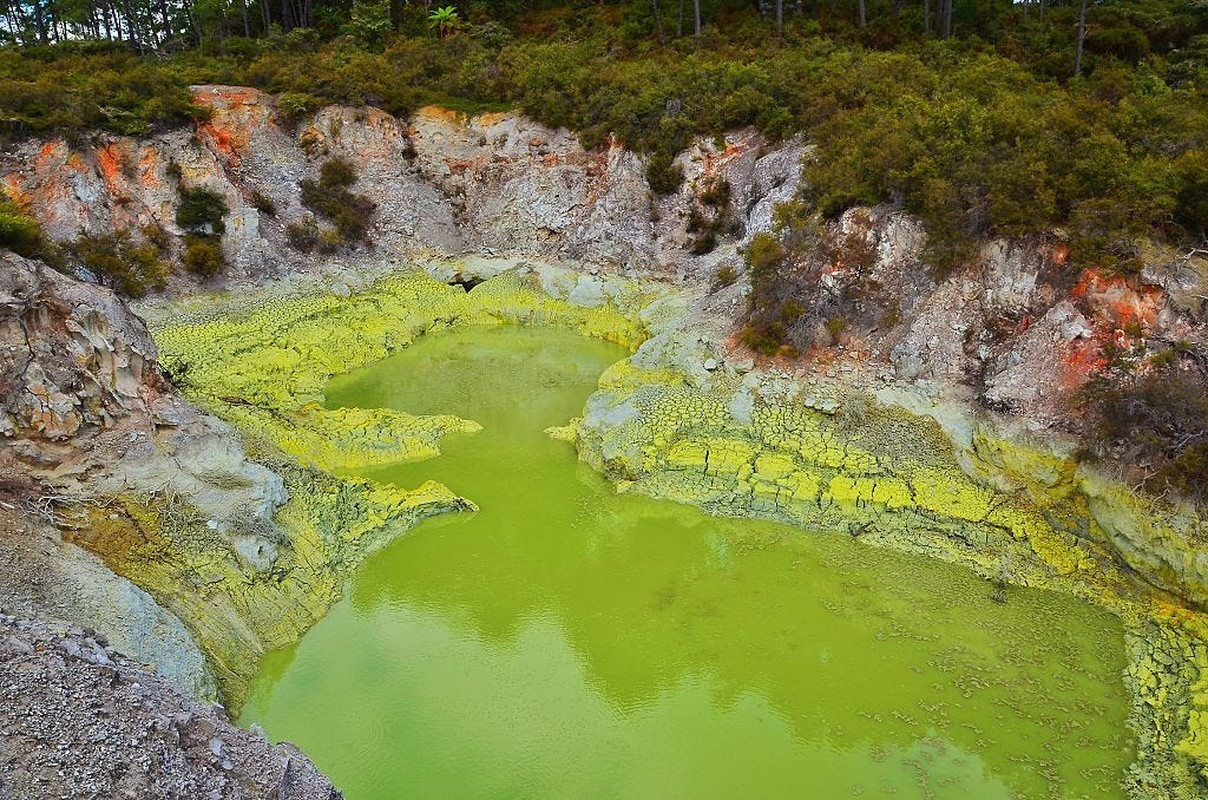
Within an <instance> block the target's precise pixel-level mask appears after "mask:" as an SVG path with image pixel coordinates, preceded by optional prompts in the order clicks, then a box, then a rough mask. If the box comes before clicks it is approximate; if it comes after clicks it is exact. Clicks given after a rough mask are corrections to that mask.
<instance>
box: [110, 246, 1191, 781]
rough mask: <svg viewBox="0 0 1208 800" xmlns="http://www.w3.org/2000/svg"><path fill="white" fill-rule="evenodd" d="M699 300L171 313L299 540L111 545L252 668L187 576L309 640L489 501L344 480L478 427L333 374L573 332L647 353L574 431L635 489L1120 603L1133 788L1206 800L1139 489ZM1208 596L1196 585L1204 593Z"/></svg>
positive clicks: (213, 642) (171, 355)
mask: <svg viewBox="0 0 1208 800" xmlns="http://www.w3.org/2000/svg"><path fill="white" fill-rule="evenodd" d="M434 272H435V270H434ZM691 300H692V298H690V297H687V296H685V295H683V294H680V293H678V292H676V291H673V290H671V289H669V288H667V287H666V286H663V285H659V284H654V283H648V282H647V283H643V282H640V281H633V280H629V279H624V278H616V277H596V276H591V275H585V274H581V273H575V272H571V271H568V270H563V269H558V268H554V267H548V266H537V265H528V264H521V265H519V266H516V267H514V268H512V269H510V270H508V271H505V272H503V273H502V274H499V275H497V276H495V277H492V278H490V279H488V280H486V281H485V282H483V283H481V284H478V285H477V286H476V287H475V288H474V289H473V291H472V292H470V293H468V294H467V293H466V292H465V290H464V289H463V288H462V287H461V286H457V285H454V286H450V285H448V284H446V283H444V282H442V281H439V280H437V279H435V278H432V277H430V276H429V275H427V274H425V273H424V272H422V271H419V270H415V271H411V272H404V273H401V274H394V275H389V276H387V277H385V278H382V279H381V280H379V281H377V282H375V283H373V284H372V285H370V286H368V287H367V288H365V289H363V290H362V291H357V292H355V293H353V294H351V295H349V296H347V297H339V296H336V295H330V294H322V293H317V292H316V291H314V290H311V291H310V292H307V293H304V294H301V295H293V296H289V295H284V296H276V297H272V298H271V299H266V300H262V301H258V300H257V299H255V298H250V299H249V298H242V299H239V300H237V301H234V302H233V303H231V304H227V305H223V304H221V303H210V304H203V305H200V306H198V307H196V308H194V310H191V311H189V312H187V313H185V314H182V315H179V316H175V317H172V316H167V317H164V318H163V319H162V320H161V321H160V322H158V323H157V324H156V325H154V326H153V330H154V333H155V338H156V340H157V343H158V345H159V347H160V350H161V358H162V360H163V361H164V362H165V363H166V364H167V365H169V367H170V368H171V370H172V371H173V373H174V374H177V375H178V376H179V383H180V385H181V387H182V389H183V391H184V393H185V394H186V396H187V397H188V398H189V399H190V400H192V401H193V402H195V403H197V404H198V405H199V406H201V407H202V408H204V409H206V410H208V411H211V412H212V413H215V414H217V415H218V416H220V417H222V418H223V419H225V420H226V421H228V422H230V423H231V424H233V425H235V426H236V427H237V428H238V429H239V430H240V431H241V432H242V434H243V436H244V437H245V440H246V441H247V442H248V446H249V448H250V451H251V452H252V453H253V454H254V455H255V456H256V457H257V458H258V459H259V460H261V461H263V462H264V463H268V464H270V465H272V466H273V468H274V469H275V470H277V471H278V472H280V473H281V474H283V475H284V476H285V485H286V488H287V489H288V491H289V494H290V500H289V501H288V502H287V503H286V504H285V505H284V506H283V507H282V508H281V509H280V512H279V513H278V515H277V521H278V522H279V524H280V526H281V531H282V538H280V539H279V540H277V541H272V542H266V543H265V544H264V546H265V548H271V549H267V550H265V551H263V552H265V553H268V552H271V553H272V555H273V557H272V558H271V559H266V563H265V564H264V565H263V569H262V570H261V571H256V570H252V571H250V575H249V570H247V569H246V568H245V569H243V570H242V571H241V570H239V569H230V570H229V571H228V572H227V573H226V574H225V575H223V574H221V573H219V572H214V571H213V565H214V563H215V559H214V558H212V557H211V558H209V559H207V558H201V559H198V558H197V557H196V556H195V554H196V553H198V552H205V551H204V550H203V551H199V550H198V548H197V547H196V544H195V543H192V542H186V540H184V539H178V538H174V534H173V533H172V532H169V531H165V530H164V526H162V525H161V524H159V522H158V518H157V517H155V516H154V514H153V513H148V512H144V513H143V516H142V517H139V515H138V514H134V513H132V514H131V517H132V518H134V519H142V520H144V521H143V522H142V523H141V524H143V525H145V526H146V530H147V531H151V532H153V534H152V535H153V537H154V538H155V539H156V540H157V541H158V542H159V543H160V548H161V549H160V555H158V556H157V557H156V558H155V559H150V560H144V561H141V562H140V560H139V559H127V560H126V561H124V562H123V561H120V560H118V559H117V558H116V557H115V556H113V555H106V556H105V557H106V560H107V562H108V563H111V564H112V565H113V566H114V567H115V569H117V571H118V572H120V573H121V574H123V575H126V576H127V577H129V578H130V579H131V580H133V581H135V582H136V583H138V584H139V585H140V586H143V587H144V588H146V589H147V590H148V591H149V592H150V593H151V594H152V595H153V596H155V597H156V598H157V599H158V600H160V602H161V603H163V604H164V605H165V607H167V608H169V609H171V610H173V611H174V612H176V613H177V614H178V615H179V616H180V618H181V619H184V620H190V622H189V623H188V624H189V626H190V628H191V630H193V632H194V634H195V635H196V636H197V638H198V640H199V641H200V642H202V643H203V649H205V651H206V652H207V655H209V656H210V657H211V659H213V660H214V661H215V662H216V663H218V664H223V663H228V664H231V665H235V664H237V663H240V662H238V658H239V657H240V656H242V657H244V658H247V659H248V660H249V662H250V663H252V664H254V662H255V652H254V650H250V649H248V648H246V647H244V648H243V650H242V652H241V651H240V648H241V644H240V640H239V638H238V636H237V635H234V636H232V633H231V632H233V631H234V630H235V629H236V628H237V627H238V626H230V625H229V624H226V630H224V629H223V624H218V625H215V624H214V621H213V620H214V619H215V618H216V616H215V615H213V614H210V616H209V617H207V613H208V612H207V609H206V608H205V607H204V606H200V607H199V606H194V607H188V602H189V601H187V600H186V599H185V598H184V597H183V596H178V595H180V594H181V593H180V592H179V590H178V588H177V587H180V586H187V585H196V584H197V583H198V582H200V581H203V580H205V581H208V583H207V585H208V586H209V591H210V593H211V597H214V596H224V597H230V598H241V599H240V600H238V601H237V604H238V605H239V607H240V608H244V609H248V610H249V612H250V609H252V608H254V607H255V605H256V602H257V598H258V597H260V596H262V594H263V593H268V592H273V593H277V596H278V597H287V598H289V600H288V603H287V604H295V605H297V606H298V607H300V608H304V609H305V614H303V615H300V616H295V617H294V618H284V619H277V620H275V621H274V624H273V625H268V624H267V621H265V622H261V621H259V620H258V619H257V618H256V616H255V615H254V614H251V613H248V612H245V613H246V616H243V617H240V619H241V620H242V621H243V624H244V625H247V626H249V627H251V628H253V629H254V630H256V631H257V633H258V635H259V637H260V640H261V641H274V642H285V641H291V640H293V639H294V638H297V637H298V636H299V635H300V634H301V632H302V631H303V630H305V628H306V627H307V626H308V625H309V623H310V622H312V621H313V620H315V619H317V618H319V617H320V616H321V615H322V613H323V609H325V608H326V607H327V606H328V605H330V603H331V602H332V601H333V599H334V598H335V596H336V593H337V592H338V586H339V581H340V580H341V579H342V578H343V577H346V576H347V575H348V573H349V571H350V570H351V569H352V568H353V567H354V566H355V565H356V564H357V563H358V562H359V561H360V559H361V558H363V557H364V556H365V555H366V554H367V553H368V552H371V551H372V550H373V549H375V548H376V547H379V546H381V545H382V544H383V543H385V542H386V541H389V540H390V539H391V538H392V537H394V536H397V535H399V534H400V533H401V532H402V531H404V530H406V529H407V528H408V527H410V526H411V525H413V524H414V523H415V522H416V521H418V520H419V519H420V518H422V517H423V516H425V515H427V514H431V513H441V512H445V511H452V510H457V509H467V508H472V502H471V501H472V498H469V499H466V498H458V497H456V496H454V495H453V494H452V493H451V492H449V491H448V490H447V489H445V488H444V487H442V486H439V485H437V484H432V483H429V484H425V485H423V486H420V487H418V488H416V489H413V490H401V489H396V488H394V487H386V486H379V485H373V484H370V483H367V482H365V481H363V480H359V479H358V480H353V479H348V478H342V477H340V476H339V473H340V470H342V469H348V468H352V467H356V466H366V465H373V464H378V463H387V462H390V461H397V460H400V459H419V458H424V457H428V456H431V455H433V454H435V453H436V452H437V448H438V446H439V439H440V437H441V436H442V435H444V434H445V433H449V432H453V431H469V430H473V428H474V423H472V422H471V421H468V420H460V419H458V418H455V417H412V416H409V415H406V414H402V413H399V412H394V411H366V410H355V411H353V410H328V409H324V408H323V407H322V405H321V402H322V399H323V395H322V391H323V385H324V383H325V381H326V380H327V379H328V378H329V377H330V376H331V375H335V374H339V373H342V372H346V371H348V370H351V369H355V368H356V367H359V366H362V365H365V364H367V363H370V362H372V361H374V360H376V359H379V358H382V357H384V356H385V355H387V354H388V353H390V352H392V351H394V350H397V349H399V348H402V347H406V346H407V345H408V344H409V343H410V342H411V341H413V340H414V338H415V337H417V336H420V335H423V334H424V333H425V332H428V331H431V330H436V329H441V328H446V327H453V326H461V325H483V324H488V325H491V324H509V323H510V324H535V325H556V326H562V327H569V328H572V329H575V330H578V331H579V332H581V333H583V334H585V335H589V336H596V337H600V338H604V339H608V340H610V341H614V342H618V343H621V344H623V345H625V346H627V347H629V348H630V349H632V350H634V355H633V356H632V357H631V358H630V359H628V360H626V361H622V362H619V363H618V364H616V365H614V366H613V367H612V368H611V369H610V370H608V371H607V372H606V373H605V374H604V375H603V376H602V377H601V379H600V388H599V391H597V392H596V394H595V395H593V396H592V397H591V398H590V400H589V401H588V403H587V406H586V409H585V412H584V416H583V418H582V419H580V420H575V421H572V423H571V424H570V425H568V426H567V427H565V428H561V429H557V430H555V431H552V433H554V434H556V435H559V436H562V437H565V438H574V439H576V440H577V444H578V448H579V452H580V457H581V458H582V459H583V460H584V461H586V462H588V463H589V464H591V465H592V466H594V467H595V468H597V469H599V470H601V471H603V472H604V473H605V474H606V475H607V476H608V477H610V478H612V479H613V480H615V481H616V482H617V485H618V488H619V489H620V490H622V491H637V492H642V493H645V494H648V495H651V496H656V497H663V498H668V499H672V500H676V501H679V502H685V503H691V504H694V505H698V506H700V507H702V508H704V509H705V510H708V511H710V512H711V513H715V514H720V515H728V516H759V517H767V518H773V519H778V520H783V521H788V522H792V523H796V524H799V525H801V526H803V527H808V528H810V529H813V530H824V531H831V532H833V533H834V534H836V535H848V536H853V537H856V538H859V539H860V540H861V541H865V542H868V543H869V544H870V545H876V546H884V547H890V548H893V549H898V550H902V551H908V552H917V553H924V554H927V555H930V556H933V557H936V558H940V559H943V560H945V561H949V562H952V563H957V564H962V565H965V566H968V567H969V568H971V569H973V570H974V571H976V572H977V573H978V574H981V575H982V576H984V577H985V578H986V579H987V581H988V583H987V592H992V591H994V588H995V586H1002V585H1026V586H1031V587H1040V588H1048V589H1053V590H1057V591H1062V592H1067V593H1070V594H1073V595H1075V596H1078V597H1080V598H1082V599H1084V600H1086V601H1087V602H1092V603H1095V604H1098V605H1101V606H1103V607H1105V608H1108V609H1110V610H1111V611H1112V612H1114V613H1116V614H1118V615H1119V616H1120V618H1121V619H1122V620H1123V622H1124V624H1125V627H1126V632H1127V642H1128V653H1127V656H1128V663H1129V667H1128V671H1127V674H1126V675H1124V676H1123V680H1124V681H1125V682H1126V684H1127V685H1128V688H1129V690H1130V691H1131V693H1132V697H1133V711H1132V715H1131V720H1130V724H1131V725H1132V727H1133V729H1134V732H1135V734H1136V737H1137V744H1138V753H1137V759H1136V761H1135V763H1134V765H1133V767H1132V769H1131V770H1130V773H1129V775H1128V776H1127V783H1128V788H1129V789H1130V791H1131V793H1132V794H1133V795H1134V796H1137V797H1149V796H1170V797H1181V796H1182V797H1192V796H1195V793H1196V792H1197V791H1198V790H1197V788H1196V787H1197V782H1198V780H1199V779H1200V776H1199V774H1197V773H1199V772H1201V771H1202V770H1203V769H1204V768H1205V767H1204V765H1205V763H1206V762H1208V750H1206V747H1208V740H1206V739H1205V736H1208V730H1206V729H1205V725H1204V721H1205V720H1204V718H1203V717H1201V713H1202V712H1201V709H1202V708H1203V707H1204V705H1205V704H1206V703H1208V686H1206V685H1205V684H1204V682H1203V681H1202V679H1201V677H1200V676H1201V672H1202V671H1203V670H1204V668H1205V667H1206V666H1208V650H1206V649H1205V646H1204V644H1203V642H1204V639H1205V635H1206V634H1208V627H1206V626H1205V623H1206V618H1205V616H1204V615H1203V614H1202V613H1201V612H1199V611H1197V610H1195V609H1194V608H1192V607H1189V606H1188V604H1187V603H1185V602H1182V601H1180V600H1178V599H1177V598H1176V597H1175V596H1174V595H1173V594H1170V593H1169V592H1167V591H1164V590H1163V589H1160V588H1157V585H1160V584H1161V583H1162V582H1164V581H1172V580H1174V581H1177V580H1179V576H1178V575H1177V573H1176V571H1175V570H1173V569H1170V568H1166V569H1165V570H1164V572H1163V574H1160V575H1158V574H1155V575H1154V576H1152V577H1151V576H1147V575H1145V574H1144V573H1143V572H1142V573H1140V574H1138V571H1137V569H1135V568H1134V567H1131V566H1128V565H1127V562H1126V561H1125V559H1124V558H1123V557H1122V556H1121V554H1120V552H1119V550H1118V549H1117V548H1116V547H1115V546H1114V544H1113V541H1114V540H1113V534H1112V532H1111V531H1109V530H1108V529H1107V526H1118V525H1120V524H1122V523H1121V519H1127V518H1128V516H1129V515H1136V516H1140V515H1145V514H1148V510H1147V509H1144V508H1141V507H1140V505H1139V502H1140V501H1138V500H1136V499H1133V497H1132V495H1131V494H1129V493H1128V492H1127V491H1125V490H1123V489H1116V488H1114V487H1113V486H1112V485H1111V484H1110V482H1107V481H1105V479H1103V478H1101V477H1098V476H1095V475H1092V474H1090V473H1085V472H1080V471H1079V470H1077V469H1076V468H1075V466H1074V464H1073V462H1072V461H1071V460H1069V459H1067V458H1062V457H1061V456H1059V455H1057V454H1054V453H1051V452H1047V451H1045V450H1042V449H1040V448H1038V447H1036V446H1034V445H1029V444H1024V443H1022V442H1020V441H1016V440H1012V439H1011V438H1009V437H1006V436H999V435H996V434H995V433H994V432H993V428H992V427H990V426H989V425H985V426H982V427H980V428H979V429H978V430H977V432H976V435H975V436H974V437H973V438H972V440H971V443H970V445H969V446H961V445H960V444H959V443H958V444H955V445H954V442H953V441H952V439H951V438H950V437H949V435H948V433H946V432H945V430H944V428H943V427H941V425H939V424H938V423H937V422H936V421H935V420H934V419H931V418H930V417H925V416H919V415H916V414H914V413H911V412H910V411H907V410H906V409H905V408H903V407H901V406H895V405H887V404H885V403H882V402H879V401H878V400H877V399H876V398H875V397H872V396H870V395H867V394H864V393H861V392H858V391H855V390H853V389H851V388H850V387H845V386H843V385H841V384H840V383H838V382H830V383H827V382H825V381H822V382H818V381H810V380H804V379H802V378H801V377H800V376H794V375H790V374H787V373H777V372H775V371H774V370H773V371H769V370H751V369H750V368H749V365H746V364H738V365H737V368H736V365H734V364H731V363H727V362H726V358H725V355H724V353H723V352H720V351H719V348H718V345H717V343H716V342H715V341H713V340H711V339H710V337H709V336H707V335H702V331H700V330H699V329H698V328H697V327H694V326H695V324H696V323H695V322H694V319H693V315H692V313H691ZM130 508H131V509H132V510H135V509H137V507H136V506H134V505H131V506H130ZM1104 522H1106V525H1105V524H1104ZM1150 525H1151V526H1152V527H1151V530H1153V531H1159V532H1160V525H1158V524H1157V523H1156V522H1151V523H1150ZM1133 535H1134V536H1141V535H1144V531H1142V532H1139V533H1138V532H1134V533H1133ZM1156 535H1160V533H1159V534H1156ZM1168 538H1169V537H1168ZM104 550H105V545H104V544H100V545H98V552H102V554H103V555H104ZM211 552H213V549H212V550H211ZM172 554H176V555H172ZM228 560H229V559H228ZM164 562H169V563H173V564H174V565H175V566H174V569H173V571H172V572H165V571H163V570H162V569H160V568H159V567H158V566H153V565H156V564H161V563H164ZM231 563H232V564H234V563H235V562H231ZM207 575H208V577H203V576H207ZM1146 578H1149V580H1146ZM1202 590H1203V589H1202V587H1197V586H1186V587H1185V588H1184V591H1185V592H1186V593H1187V594H1188V595H1190V596H1195V595H1196V593H1197V592H1200V591H1202ZM219 616H220V615H219ZM228 622H229V620H228ZM224 624H225V623H224ZM257 626H260V627H257ZM228 631H231V632H228ZM216 656H221V657H222V658H223V659H225V661H224V660H220V659H219V658H217V657H216ZM247 677H248V673H247V672H246V671H244V670H242V669H240V668H237V667H234V666H233V668H232V669H229V670H226V671H220V672H219V678H220V681H221V682H222V684H223V687H224V690H225V693H226V695H227V696H228V697H230V698H232V699H233V700H234V701H235V702H237V701H238V698H239V697H240V694H241V692H242V691H243V687H244V686H245V685H246V680H247Z"/></svg>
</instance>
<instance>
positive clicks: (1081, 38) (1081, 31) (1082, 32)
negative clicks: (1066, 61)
mask: <svg viewBox="0 0 1208 800" xmlns="http://www.w3.org/2000/svg"><path fill="white" fill-rule="evenodd" d="M1088 2H1089V0H1082V5H1081V6H1080V7H1079V8H1078V51H1077V54H1076V55H1075V56H1074V77H1075V78H1077V77H1078V76H1079V75H1081V74H1082V45H1083V43H1084V42H1085V41H1086V6H1087V4H1088Z"/></svg>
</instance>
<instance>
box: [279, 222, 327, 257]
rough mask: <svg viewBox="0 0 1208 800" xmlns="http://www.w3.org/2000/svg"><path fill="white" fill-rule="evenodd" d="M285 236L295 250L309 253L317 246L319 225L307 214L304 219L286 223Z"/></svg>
mask: <svg viewBox="0 0 1208 800" xmlns="http://www.w3.org/2000/svg"><path fill="white" fill-rule="evenodd" d="M285 236H286V238H287V239H288V240H289V244H290V246H291V247H293V248H294V249H295V250H299V251H301V252H303V253H309V252H311V251H312V250H314V249H315V248H316V247H318V246H319V225H318V223H317V222H315V218H314V217H312V216H310V215H309V214H308V215H307V216H306V218H305V219H303V220H300V221H298V222H292V223H290V224H289V225H287V226H286V227H285Z"/></svg>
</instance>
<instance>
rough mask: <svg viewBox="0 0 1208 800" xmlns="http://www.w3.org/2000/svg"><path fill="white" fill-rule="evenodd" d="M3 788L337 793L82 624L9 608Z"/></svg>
mask: <svg viewBox="0 0 1208 800" xmlns="http://www.w3.org/2000/svg"><path fill="white" fill-rule="evenodd" d="M0 791H2V792H4V793H5V796H9V797H28V798H35V797H79V798H95V800H110V798H126V797H130V798H165V799H166V798H181V800H183V799H184V798H203V797H205V798H216V799H218V798H222V799H224V800H226V799H229V800H244V799H246V800H251V799H252V798H259V799H260V800H338V798H340V797H342V795H341V794H340V793H339V792H338V791H337V790H336V789H335V788H334V787H333V786H332V785H331V783H330V782H329V781H328V780H327V779H326V778H324V777H323V776H322V775H320V774H319V772H318V770H316V769H315V766H314V765H313V764H312V763H311V762H310V761H309V760H308V759H307V758H306V756H304V755H302V753H300V752H299V751H298V750H297V748H295V747H293V746H292V745H288V744H282V745H277V746H273V745H270V744H269V743H268V742H267V741H265V739H264V738H263V737H262V736H261V735H257V734H256V733H253V732H250V731H245V730H242V729H240V728H237V727H235V726H234V725H233V724H231V722H230V720H228V719H227V717H226V715H225V714H224V713H223V712H222V710H221V709H220V708H218V707H215V706H206V705H202V704H200V703H198V702H196V701H193V700H190V699H188V698H186V697H184V696H183V695H181V693H180V692H179V691H178V690H177V689H176V687H175V686H173V685H172V684H171V683H170V682H169V681H167V680H165V679H163V678H161V677H159V676H158V675H155V674H153V673H150V672H147V671H145V670H144V669H143V668H142V667H140V666H139V665H138V664H136V663H134V662H132V661H130V660H129V659H127V658H126V657H125V656H123V655H121V654H120V652H119V651H118V650H116V649H114V648H111V647H110V646H109V643H108V642H106V641H105V639H104V638H103V637H101V636H100V635H99V634H97V633H95V632H94V631H89V630H86V629H83V628H80V627H75V626H67V625H60V624H51V623H45V622H31V621H25V620H18V619H15V618H14V617H12V616H4V615H0Z"/></svg>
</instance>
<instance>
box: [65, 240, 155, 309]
mask: <svg viewBox="0 0 1208 800" xmlns="http://www.w3.org/2000/svg"><path fill="white" fill-rule="evenodd" d="M67 251H68V254H69V257H70V258H72V259H74V260H75V261H76V262H77V263H78V264H80V265H81V266H83V267H84V268H85V269H87V270H88V271H89V272H91V273H92V274H93V275H95V276H96V277H97V279H99V280H100V281H101V282H102V283H103V284H105V285H106V286H109V287H111V288H112V289H113V290H114V291H115V292H117V293H119V294H123V295H126V296H127V297H142V296H144V295H145V294H146V293H147V292H148V291H151V290H159V289H163V288H164V286H165V285H166V284H167V278H168V267H167V265H166V264H165V263H164V260H163V253H162V252H161V251H160V249H159V247H157V246H156V244H155V243H154V242H151V241H141V242H140V241H137V240H135V239H134V238H133V237H132V236H131V235H130V233H129V232H128V231H118V232H117V233H106V234H93V235H90V234H84V235H81V236H80V237H78V238H77V239H76V240H75V241H74V242H72V243H71V244H70V245H69V246H68V247H67Z"/></svg>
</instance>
